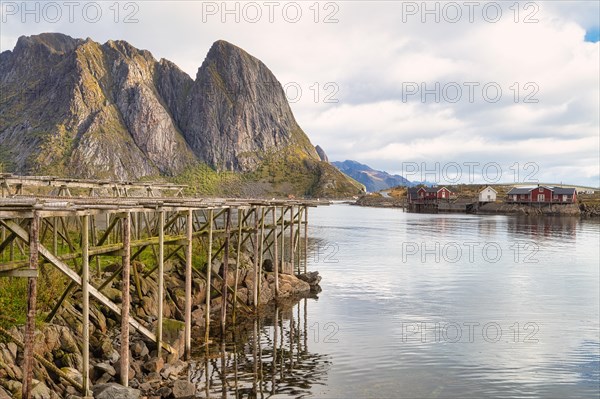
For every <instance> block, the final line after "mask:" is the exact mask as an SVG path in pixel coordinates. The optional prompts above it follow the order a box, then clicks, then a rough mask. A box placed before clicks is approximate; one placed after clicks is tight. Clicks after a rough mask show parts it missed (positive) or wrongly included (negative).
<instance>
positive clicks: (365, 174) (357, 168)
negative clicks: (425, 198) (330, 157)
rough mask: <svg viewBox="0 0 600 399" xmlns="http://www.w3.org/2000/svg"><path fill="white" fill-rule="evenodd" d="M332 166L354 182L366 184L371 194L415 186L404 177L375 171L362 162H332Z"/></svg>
mask: <svg viewBox="0 0 600 399" xmlns="http://www.w3.org/2000/svg"><path fill="white" fill-rule="evenodd" d="M331 164H332V165H333V166H335V167H336V168H338V169H339V170H340V171H341V172H343V173H345V174H346V175H348V176H350V177H352V178H353V179H354V180H356V181H358V182H359V183H362V184H364V185H365V187H366V189H367V191H369V192H376V191H380V190H385V189H388V188H391V187H396V186H408V187H412V186H414V184H413V183H412V182H410V181H408V180H407V179H405V178H404V177H403V176H400V175H391V174H389V173H387V172H384V171H381V170H375V169H373V168H371V167H370V166H368V165H365V164H362V163H360V162H356V161H352V160H346V161H344V162H332V163H331Z"/></svg>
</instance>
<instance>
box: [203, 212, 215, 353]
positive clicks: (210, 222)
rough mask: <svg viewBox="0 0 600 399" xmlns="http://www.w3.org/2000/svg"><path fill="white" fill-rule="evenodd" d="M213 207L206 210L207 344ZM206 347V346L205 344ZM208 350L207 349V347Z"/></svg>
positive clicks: (206, 341) (207, 340) (205, 339)
mask: <svg viewBox="0 0 600 399" xmlns="http://www.w3.org/2000/svg"><path fill="white" fill-rule="evenodd" d="M212 240H213V209H212V208H211V209H209V210H208V253H207V256H206V263H207V266H206V304H205V307H206V315H205V317H206V319H205V328H206V331H205V335H204V341H205V343H206V344H207V345H208V343H209V337H210V286H211V284H210V280H211V273H212ZM207 348H208V346H207ZM207 350H208V349H207Z"/></svg>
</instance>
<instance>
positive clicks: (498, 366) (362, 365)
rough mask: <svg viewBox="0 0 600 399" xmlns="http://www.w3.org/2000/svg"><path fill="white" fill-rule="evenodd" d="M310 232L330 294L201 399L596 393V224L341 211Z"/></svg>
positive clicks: (268, 326) (256, 333)
mask: <svg viewBox="0 0 600 399" xmlns="http://www.w3.org/2000/svg"><path fill="white" fill-rule="evenodd" d="M310 222H311V224H312V225H311V230H310V235H311V237H313V238H315V240H314V241H313V242H312V245H311V247H312V248H311V249H312V251H311V254H310V256H309V260H308V266H309V270H319V272H320V273H321V275H322V276H323V281H322V284H321V286H322V288H323V292H322V293H320V294H319V297H318V299H308V300H302V301H301V302H300V303H299V304H297V305H296V306H294V307H293V308H292V309H278V310H277V312H276V314H269V315H267V316H266V317H263V318H261V319H260V320H257V321H256V322H255V325H254V326H250V327H249V329H248V331H246V332H245V333H244V334H243V335H244V336H243V337H240V339H238V340H236V341H237V342H228V343H227V345H226V347H224V348H222V349H223V350H222V352H221V355H222V357H219V356H218V355H217V356H215V358H214V359H211V360H210V361H209V364H208V366H209V367H208V370H209V372H208V374H204V375H201V374H199V375H196V376H194V378H195V381H197V383H198V387H199V388H200V389H203V390H204V391H203V392H206V389H207V385H206V379H207V378H208V381H209V386H208V392H209V394H210V395H211V396H220V397H223V396H226V395H227V396H229V397H236V395H237V397H255V396H254V395H256V397H317V398H387V397H394V398H448V397H456V398H464V397H472V398H483V397H493V398H522V397H547V398H566V397H569V398H594V397H599V380H600V337H599V334H600V332H599V331H600V325H599V312H600V310H599V306H600V296H599V290H600V277H599V268H600V266H599V259H600V255H599V241H600V223H598V221H597V220H592V221H589V220H579V219H577V218H541V219H540V218H520V217H514V216H471V215H443V214H438V215H425V214H411V213H404V212H402V211H401V210H395V209H373V208H358V207H351V206H347V205H335V206H331V207H322V208H319V209H315V210H311V214H310ZM275 320H277V323H276V322H275ZM255 359H256V361H255Z"/></svg>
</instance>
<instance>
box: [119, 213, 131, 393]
mask: <svg viewBox="0 0 600 399" xmlns="http://www.w3.org/2000/svg"><path fill="white" fill-rule="evenodd" d="M122 235H123V256H122V260H121V262H122V265H123V281H122V297H123V299H122V303H121V385H123V386H129V305H130V301H131V298H130V294H129V278H130V267H131V262H130V257H131V213H129V212H127V213H126V214H125V217H124V218H123V220H122Z"/></svg>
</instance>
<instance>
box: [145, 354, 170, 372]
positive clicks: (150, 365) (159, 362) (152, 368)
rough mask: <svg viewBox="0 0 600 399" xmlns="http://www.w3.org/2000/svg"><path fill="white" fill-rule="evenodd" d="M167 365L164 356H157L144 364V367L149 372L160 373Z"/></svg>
mask: <svg viewBox="0 0 600 399" xmlns="http://www.w3.org/2000/svg"><path fill="white" fill-rule="evenodd" d="M164 366H165V361H164V360H163V359H162V357H155V358H154V359H150V360H148V361H147V362H146V363H144V365H143V366H142V369H143V370H144V371H146V372H147V373H160V372H161V370H162V369H163V367H164Z"/></svg>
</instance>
